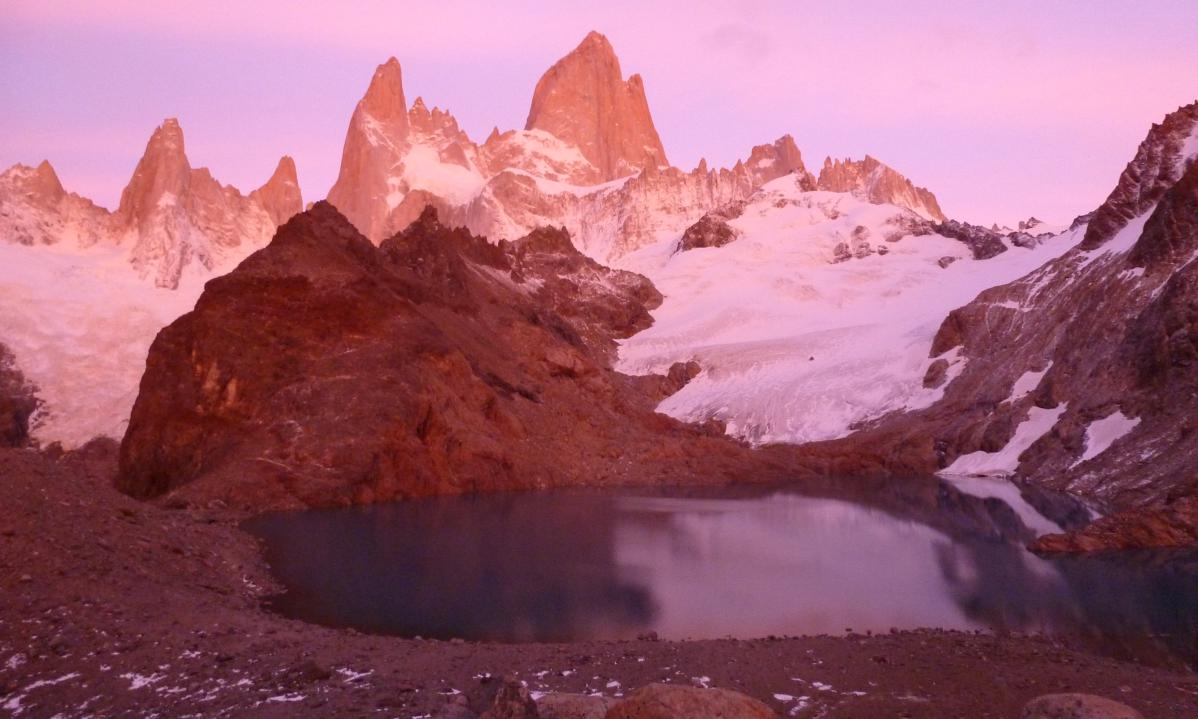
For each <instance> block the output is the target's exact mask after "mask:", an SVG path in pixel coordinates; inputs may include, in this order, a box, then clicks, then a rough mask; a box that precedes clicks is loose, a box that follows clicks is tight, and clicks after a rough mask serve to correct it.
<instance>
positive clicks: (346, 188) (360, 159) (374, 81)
mask: <svg viewBox="0 0 1198 719" xmlns="http://www.w3.org/2000/svg"><path fill="white" fill-rule="evenodd" d="M410 133H411V127H410V125H409V122H408V106H407V102H406V101H405V99H404V93H403V71H402V70H401V69H400V66H399V61H398V60H396V59H395V58H391V59H389V60H387V62H385V63H383V64H382V65H379V66H378V68H377V69H376V70H375V71H374V77H373V78H371V80H370V86H369V87H368V88H367V89H366V94H365V95H363V96H362V99H361V100H360V101H359V102H358V106H357V107H356V108H355V109H354V114H353V116H352V117H351V118H350V121H349V129H348V130H346V133H345V146H344V149H343V150H342V153H341V172H340V173H339V174H338V175H337V181H336V182H335V183H334V184H333V187H332V188H331V189H330V190H329V202H331V203H332V204H333V205H334V206H335V207H336V208H337V209H338V210H340V211H341V212H342V214H344V215H345V216H346V217H347V218H349V221H350V222H352V223H353V224H354V226H355V227H357V228H358V230H359V231H360V232H361V233H362V234H364V235H366V236H367V237H369V238H371V239H372V240H374V241H376V242H377V241H378V240H380V239H382V235H383V232H384V225H385V224H386V222H387V216H388V213H389V211H390V209H391V207H390V204H389V202H388V196H389V195H390V194H391V193H392V191H393V188H392V187H391V186H390V185H389V184H388V181H389V180H390V172H391V170H392V168H394V167H395V166H396V164H397V163H399V162H400V161H401V160H402V158H403V156H404V153H405V152H406V151H407V148H408V135H409V134H410Z"/></svg>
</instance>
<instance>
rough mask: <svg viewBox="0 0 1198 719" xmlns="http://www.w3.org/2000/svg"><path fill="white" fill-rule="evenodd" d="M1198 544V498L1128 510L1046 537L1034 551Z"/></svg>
mask: <svg viewBox="0 0 1198 719" xmlns="http://www.w3.org/2000/svg"><path fill="white" fill-rule="evenodd" d="M1194 545H1198V496H1195V495H1189V496H1185V497H1181V498H1179V499H1177V500H1175V501H1172V502H1168V503H1166V504H1164V505H1156V506H1151V507H1145V508H1133V509H1127V510H1124V511H1122V512H1116V513H1115V514H1111V515H1108V516H1106V517H1102V518H1100V519H1097V520H1095V521H1094V522H1093V523H1091V524H1089V525H1087V526H1086V527H1084V528H1082V529H1080V530H1078V531H1075V532H1069V533H1066V534H1046V535H1044V536H1043V537H1040V538H1038V539H1037V540H1036V541H1035V542H1032V544H1031V546H1030V548H1031V549H1032V551H1034V552H1039V553H1041V554H1072V553H1079V552H1096V551H1104V550H1110V549H1171V548H1174V547H1190V546H1194Z"/></svg>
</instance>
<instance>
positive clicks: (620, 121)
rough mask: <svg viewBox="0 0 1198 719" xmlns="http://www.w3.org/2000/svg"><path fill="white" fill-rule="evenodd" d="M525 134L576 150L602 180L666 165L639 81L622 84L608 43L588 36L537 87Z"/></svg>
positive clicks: (596, 35) (595, 35)
mask: <svg viewBox="0 0 1198 719" xmlns="http://www.w3.org/2000/svg"><path fill="white" fill-rule="evenodd" d="M525 129H526V130H544V131H545V132H548V133H550V134H551V135H554V136H556V137H557V138H558V139H560V140H563V141H565V142H568V143H570V144H572V145H574V146H576V147H577V148H578V150H579V151H580V152H581V153H582V155H583V157H585V158H586V159H587V160H588V161H590V162H591V164H593V165H594V166H595V167H597V168H598V169H599V171H600V174H601V175H602V176H603V178H604V179H606V180H614V179H616V178H619V177H623V176H624V175H628V174H631V173H633V172H636V171H637V170H638V169H641V168H644V167H647V166H653V167H656V166H658V165H666V164H668V162H667V160H666V152H665V148H664V147H662V144H661V138H660V137H658V135H657V129H656V128H655V127H654V126H653V118H652V116H651V115H650V113H649V103H648V101H647V100H646V98H645V86H644V83H643V82H642V80H641V78H640V76H639V75H633V76H632V77H630V78H628V80H624V79H623V74H622V73H621V71H620V61H619V59H618V58H616V53H615V50H613V49H612V46H611V43H610V42H608V40H607V38H606V37H604V36H603V35H601V34H599V33H597V32H591V33H589V34H587V36H586V37H585V38H584V39H583V41H582V42H581V43H580V44H579V45H578V47H576V48H574V50H573V51H571V52H570V53H569V54H568V55H566V56H565V57H563V58H562V59H560V60H558V61H557V62H556V63H554V65H553V67H551V68H549V70H547V71H546V72H545V74H544V75H542V76H541V79H540V81H539V82H538V83H537V87H536V90H535V91H534V92H533V97H532V105H531V107H530V108H529V111H528V121H527V123H526V124H525Z"/></svg>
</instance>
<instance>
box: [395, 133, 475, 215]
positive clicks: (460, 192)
mask: <svg viewBox="0 0 1198 719" xmlns="http://www.w3.org/2000/svg"><path fill="white" fill-rule="evenodd" d="M403 166H404V169H403V179H404V180H405V181H406V182H407V185H408V187H409V188H410V189H411V190H425V191H426V192H429V193H432V194H434V195H436V196H438V197H440V198H442V199H444V200H446V201H447V202H449V203H450V204H453V205H465V204H468V203H469V202H470V200H472V199H474V197H475V196H476V195H478V193H479V192H480V191H481V190H482V188H483V185H485V184H486V178H484V177H483V176H482V174H480V173H479V172H478V171H477V170H474V169H472V168H468V167H463V166H461V165H458V164H455V163H452V162H444V161H443V160H442V159H441V156H440V153H439V152H438V151H437V148H435V147H431V146H429V145H423V144H417V145H412V147H411V148H410V149H409V150H408V153H407V155H406V156H404V160H403Z"/></svg>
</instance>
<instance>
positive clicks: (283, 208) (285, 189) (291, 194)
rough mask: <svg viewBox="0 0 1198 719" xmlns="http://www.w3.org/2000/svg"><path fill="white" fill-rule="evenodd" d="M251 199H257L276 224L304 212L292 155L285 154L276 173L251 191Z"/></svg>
mask: <svg viewBox="0 0 1198 719" xmlns="http://www.w3.org/2000/svg"><path fill="white" fill-rule="evenodd" d="M250 199H252V200H257V201H258V203H259V204H260V205H262V209H264V210H266V214H268V215H270V219H271V221H272V222H274V223H275V224H276V225H281V224H283V223H284V222H286V221H287V220H289V219H291V216H292V215H295V214H298V213H300V212H303V211H304V201H303V198H302V197H301V196H300V188H299V178H298V177H297V176H296V172H295V160H293V159H291V156H290V155H283V157H282V158H280V159H279V164H278V166H276V167H275V171H274V174H273V175H271V176H270V179H269V180H267V181H266V184H265V185H263V186H262V187H259V188H258V189H256V190H254V191H253V192H251V193H250Z"/></svg>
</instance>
